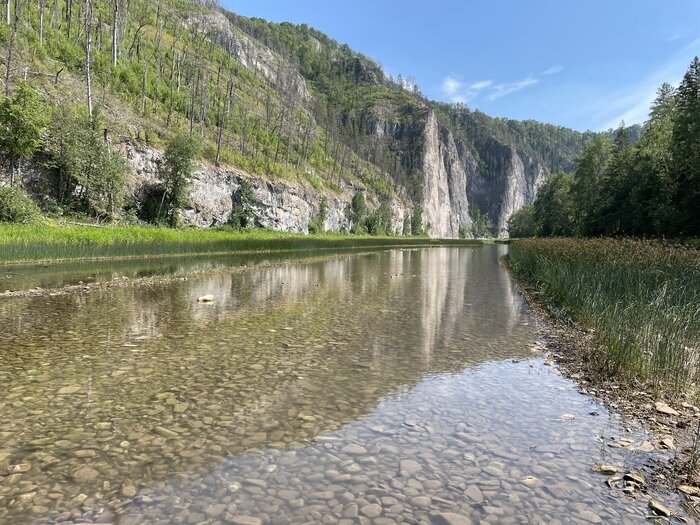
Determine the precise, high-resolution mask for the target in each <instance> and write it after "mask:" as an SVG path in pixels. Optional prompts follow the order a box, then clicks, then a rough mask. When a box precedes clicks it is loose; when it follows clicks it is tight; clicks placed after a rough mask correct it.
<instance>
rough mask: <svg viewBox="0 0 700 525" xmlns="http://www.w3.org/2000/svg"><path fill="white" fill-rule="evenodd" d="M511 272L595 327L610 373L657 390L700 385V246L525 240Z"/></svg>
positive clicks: (600, 360) (513, 250)
mask: <svg viewBox="0 0 700 525" xmlns="http://www.w3.org/2000/svg"><path fill="white" fill-rule="evenodd" d="M508 265H509V267H510V269H511V271H512V272H513V273H514V274H515V275H516V277H518V278H519V279H520V280H521V281H522V282H524V283H525V284H526V285H527V286H528V287H530V288H531V289H532V290H533V291H534V292H535V293H536V294H539V295H540V296H541V297H542V298H543V299H544V300H545V302H547V303H548V304H549V305H550V306H551V307H552V311H554V312H558V313H559V314H561V315H564V316H566V317H568V318H570V319H572V320H574V321H575V322H577V323H578V324H579V325H581V326H582V327H584V328H587V329H591V330H593V332H594V336H595V338H596V342H597V343H598V345H597V346H598V348H597V350H596V351H595V352H593V354H592V359H593V360H594V364H595V365H598V366H599V367H600V369H601V371H602V372H604V373H610V374H614V375H615V376H617V377H618V378H620V379H623V380H630V381H634V380H642V381H644V382H645V383H647V384H651V385H653V387H654V388H655V389H657V391H659V392H660V391H667V392H669V391H670V392H681V391H686V390H687V389H692V390H695V391H697V388H696V387H697V385H698V380H699V379H700V362H699V360H700V251H698V250H697V249H694V248H693V247H690V246H681V245H676V244H669V243H665V242H662V241H647V240H633V239H567V238H561V239H525V240H518V241H515V242H513V243H512V244H511V247H510V250H509V255H508Z"/></svg>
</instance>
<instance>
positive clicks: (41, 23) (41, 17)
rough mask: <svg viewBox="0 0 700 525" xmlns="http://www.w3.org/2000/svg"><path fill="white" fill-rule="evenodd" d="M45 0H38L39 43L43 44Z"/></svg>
mask: <svg viewBox="0 0 700 525" xmlns="http://www.w3.org/2000/svg"><path fill="white" fill-rule="evenodd" d="M45 7H46V0H39V45H40V46H43V45H44V8H45Z"/></svg>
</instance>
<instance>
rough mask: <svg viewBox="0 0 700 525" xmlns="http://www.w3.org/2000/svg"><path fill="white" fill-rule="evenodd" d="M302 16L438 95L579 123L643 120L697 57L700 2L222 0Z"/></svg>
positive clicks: (497, 112) (263, 14) (521, 115)
mask: <svg viewBox="0 0 700 525" xmlns="http://www.w3.org/2000/svg"><path fill="white" fill-rule="evenodd" d="M222 3H223V5H224V6H225V7H226V8H228V9H230V10H232V11H234V12H236V13H238V14H241V15H245V16H257V17H260V18H265V19H267V20H271V21H276V22H282V21H288V22H293V23H303V22H305V23H308V24H309V25H311V26H313V27H315V28H317V29H320V30H321V31H323V32H325V33H327V34H328V35H330V36H331V37H333V38H335V39H336V40H338V41H339V42H341V43H347V44H348V45H349V46H350V47H351V48H353V49H355V50H357V51H360V52H362V53H364V54H365V55H368V56H369V57H371V58H373V59H375V60H376V61H378V62H379V63H380V64H382V66H383V67H384V69H385V71H387V73H390V74H392V75H394V76H396V75H397V74H401V75H403V76H404V77H408V76H412V77H413V78H415V80H416V82H417V83H418V85H419V86H420V88H421V90H422V91H423V93H425V94H426V95H427V96H428V97H430V98H431V99H435V100H445V101H455V102H457V101H461V102H464V103H465V104H467V106H468V107H470V108H478V109H480V110H481V111H484V112H485V113H488V114H489V115H494V116H503V117H510V118H516V119H529V118H532V119H537V120H541V121H544V122H551V123H553V124H559V125H563V126H568V127H571V128H574V129H578V130H582V131H583V130H586V129H592V130H601V129H608V128H611V127H617V125H618V124H619V122H620V120H622V119H624V120H625V122H626V123H627V124H632V123H637V122H639V123H641V122H643V121H644V120H645V119H646V117H647V114H648V108H649V104H650V103H651V101H652V100H653V98H654V94H655V91H656V89H657V88H658V87H659V86H660V85H661V83H662V82H670V83H672V84H674V85H676V84H678V82H679V81H680V80H681V78H682V76H683V73H684V72H685V70H686V69H687V67H688V64H690V61H691V60H692V58H693V57H694V56H695V55H700V22H699V21H700V0H480V1H476V0H432V1H429V2H426V1H417V0H403V1H399V0H353V1H333V0H222Z"/></svg>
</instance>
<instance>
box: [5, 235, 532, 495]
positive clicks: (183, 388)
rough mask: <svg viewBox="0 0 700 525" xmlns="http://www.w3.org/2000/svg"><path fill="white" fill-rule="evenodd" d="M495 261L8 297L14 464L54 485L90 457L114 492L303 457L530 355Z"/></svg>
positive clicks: (394, 261) (410, 255) (470, 257)
mask: <svg viewBox="0 0 700 525" xmlns="http://www.w3.org/2000/svg"><path fill="white" fill-rule="evenodd" d="M497 256H498V249H497V248H495V247H490V246H484V247H477V248H462V249H455V248H433V249H424V250H403V251H398V250H397V251H391V252H381V253H377V254H372V255H361V256H349V257H347V258H341V259H334V260H329V261H325V262H320V263H313V264H299V265H290V266H286V267H273V268H263V269H256V270H251V271H248V272H243V273H239V274H219V275H214V276H211V277H206V278H204V277H202V278H194V279H190V280H189V281H179V282H171V283H168V284H161V285H156V286H152V287H138V288H121V289H119V288H118V289H112V290H100V291H94V292H91V293H89V294H77V295H64V296H56V297H39V298H32V299H7V300H5V301H3V302H0V331H1V332H2V333H3V334H5V340H4V347H5V348H6V349H5V350H4V351H3V352H2V353H1V354H0V359H1V361H0V382H2V384H3V385H5V390H4V392H5V393H4V394H3V395H2V397H0V418H2V420H3V421H4V422H5V423H4V424H3V429H2V431H1V432H0V437H1V438H2V440H1V441H0V462H3V461H4V462H5V463H10V462H14V463H19V462H25V461H26V462H28V463H31V464H32V468H33V469H35V468H39V469H42V470H45V469H47V467H48V466H49V465H50V469H47V470H46V472H44V473H43V474H42V475H43V476H44V483H45V484H46V486H47V487H48V486H51V485H52V484H54V483H63V482H65V480H67V479H70V476H71V473H72V472H73V471H74V470H75V469H76V468H78V467H79V466H81V465H83V464H85V463H86V460H85V459H81V458H77V457H76V455H75V451H76V450H77V449H87V450H92V451H94V452H95V454H94V456H92V457H90V459H89V460H88V463H89V464H90V465H91V467H92V468H94V469H96V470H97V471H98V472H99V473H100V475H101V478H100V479H105V480H109V481H111V482H112V484H111V486H112V490H116V488H118V487H119V484H120V482H121V480H123V479H124V478H125V477H128V478H129V479H131V480H134V479H136V480H138V481H140V482H142V483H145V482H148V481H151V480H155V479H163V478H165V477H169V476H171V475H173V474H174V473H176V472H184V471H187V472H192V471H199V470H203V469H206V468H209V467H208V466H209V465H212V464H213V463H214V462H216V461H218V460H219V459H220V458H221V457H224V456H226V455H228V454H233V453H238V452H241V451H243V450H246V449H250V448H255V447H262V446H272V447H283V446H287V445H289V444H294V443H300V442H305V441H308V440H310V439H313V438H314V437H315V436H317V435H318V434H319V433H323V432H327V431H330V430H333V429H335V428H338V427H339V426H341V425H343V424H344V423H347V422H349V421H352V420H354V419H356V418H358V417H360V416H362V415H364V414H367V413H369V412H370V411H372V410H373V409H374V408H375V407H376V406H377V404H378V402H379V401H380V400H381V399H382V398H383V397H385V396H387V395H391V394H392V393H394V392H396V391H398V390H400V389H403V388H410V387H412V386H413V385H414V384H415V383H416V382H418V381H420V380H421V379H422V378H423V377H424V376H425V375H426V374H436V373H443V372H453V371H455V372H456V371H458V370H461V369H463V368H464V367H468V366H472V365H476V364H478V363H481V362H484V361H489V360H494V359H500V358H507V357H514V356H518V355H524V354H526V353H527V352H528V351H529V344H530V343H531V342H532V340H533V333H532V330H531V327H528V326H526V325H525V323H524V322H523V320H522V312H523V308H524V307H523V304H522V302H521V300H520V299H519V298H518V297H517V295H515V294H514V293H513V290H512V288H511V284H510V283H509V281H508V279H507V277H506V276H505V275H504V273H503V270H502V269H501V268H500V267H499V266H498V261H497ZM204 294H213V295H214V296H215V302H214V304H212V305H204V304H198V303H197V302H196V299H197V297H198V296H201V295H204ZM1 466H2V465H0V467H1ZM39 490H41V489H39ZM66 490H67V491H68V492H69V493H70V494H72V493H73V492H74V493H75V494H72V495H73V496H77V495H78V494H79V493H80V491H85V487H82V488H81V487H80V486H78V485H75V486H68V487H67V488H66ZM104 496H105V497H107V498H108V499H109V491H108V493H107V494H105V495H104ZM3 497H7V498H9V497H10V496H4V495H3V494H2V493H0V504H1V503H2V502H3ZM8 501H9V499H8Z"/></svg>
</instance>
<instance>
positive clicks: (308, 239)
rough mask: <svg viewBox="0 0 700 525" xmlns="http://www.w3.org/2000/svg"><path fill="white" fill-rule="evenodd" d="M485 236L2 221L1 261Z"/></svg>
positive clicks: (372, 244) (405, 242) (349, 246)
mask: <svg viewBox="0 0 700 525" xmlns="http://www.w3.org/2000/svg"><path fill="white" fill-rule="evenodd" d="M479 242H480V241H462V240H438V239H427V238H418V237H412V238H403V237H369V236H354V235H352V236H351V235H340V234H323V235H313V236H312V235H302V234H290V233H282V232H275V231H268V230H262V231H255V230H254V231H249V232H238V231H235V230H230V229H207V230H202V229H181V230H174V229H168V228H146V227H136V226H114V227H99V228H98V227H90V226H57V225H10V224H7V225H0V263H9V262H19V261H44V260H57V259H61V260H65V259H85V258H103V257H113V258H116V257H139V256H141V257H146V256H149V255H176V254H183V255H185V254H208V253H227V252H236V251H282V250H324V249H356V248H379V247H386V246H430V245H445V244H450V245H452V244H454V245H468V244H478V243H479Z"/></svg>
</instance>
